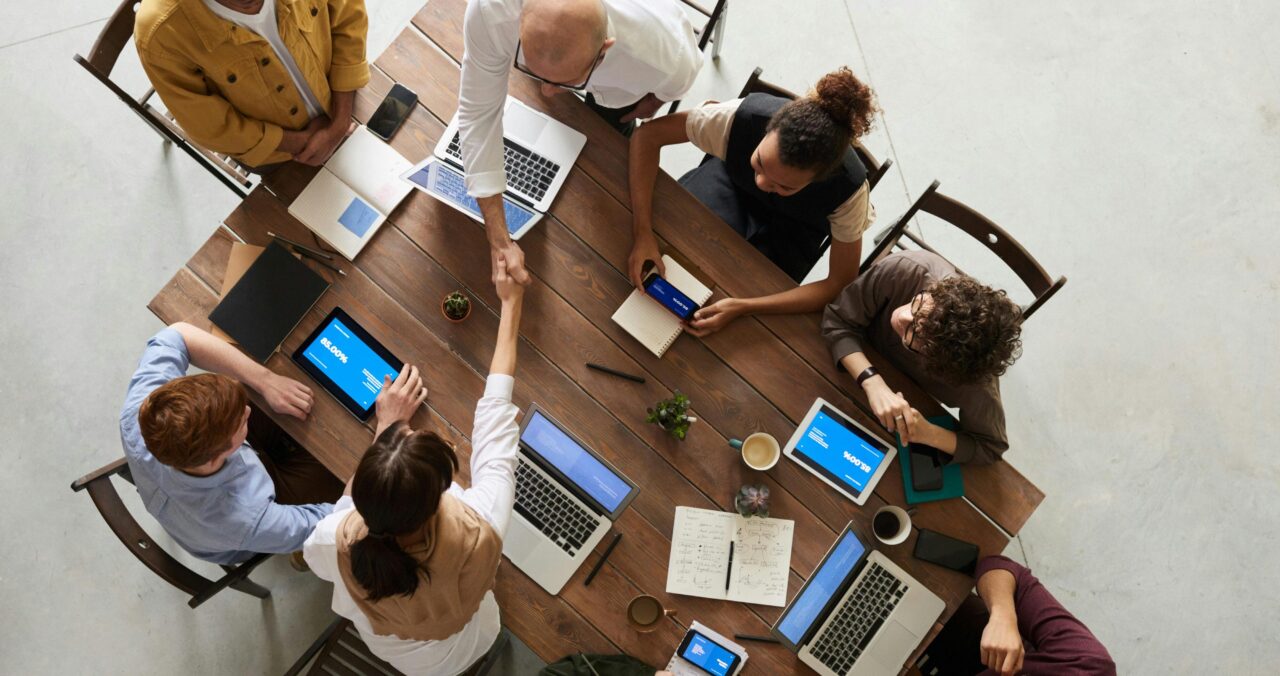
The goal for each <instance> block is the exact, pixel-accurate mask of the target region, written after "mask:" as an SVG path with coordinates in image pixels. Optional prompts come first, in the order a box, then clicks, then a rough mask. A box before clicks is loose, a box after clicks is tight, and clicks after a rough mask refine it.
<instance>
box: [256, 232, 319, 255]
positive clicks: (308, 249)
mask: <svg viewBox="0 0 1280 676" xmlns="http://www.w3.org/2000/svg"><path fill="white" fill-rule="evenodd" d="M267 237H270V238H272V239H278V240H280V241H281V242H284V243H285V244H288V245H289V246H291V247H293V248H295V249H298V250H299V251H305V252H307V253H309V254H311V255H312V256H313V257H316V258H319V259H321V260H326V261H331V260H333V256H332V255H330V254H327V253H325V252H323V251H316V250H315V249H312V248H311V247H309V246H303V245H302V244H298V243H297V242H295V241H293V240H291V239H287V238H284V237H281V236H280V235H277V234H276V233H274V232H270V231H268V232H267Z"/></svg>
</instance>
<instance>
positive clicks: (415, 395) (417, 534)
mask: <svg viewBox="0 0 1280 676" xmlns="http://www.w3.org/2000/svg"><path fill="white" fill-rule="evenodd" d="M494 274H495V279H494V283H495V286H497V291H498V297H499V298H500V299H501V301H502V316H501V319H500V321H499V324H498V340H497V347H495V348H494V353H493V361H492V363H491V365H490V367H489V378H488V380H487V382H486V383H485V390H484V396H483V397H482V398H481V399H480V401H479V403H477V404H476V413H475V427H474V430H473V432H472V435H471V444H472V449H471V487H470V488H465V489H464V488H462V486H460V485H458V484H457V483H455V482H454V474H455V473H456V471H457V469H458V459H457V456H456V455H455V454H454V450H453V445H452V444H450V443H449V442H447V441H445V440H444V439H442V438H440V437H439V436H438V435H437V434H436V433H435V432H432V431H428V430H424V429H413V428H412V427H410V422H411V419H412V417H413V414H414V412H415V411H417V410H418V407H419V406H421V405H422V403H423V402H424V401H426V398H427V389H426V388H425V387H423V385H422V377H421V376H420V375H419V373H418V369H417V367H414V366H406V367H405V368H404V370H403V371H401V372H400V375H399V376H398V377H397V378H396V380H395V382H389V383H385V384H384V386H383V389H382V392H381V393H379V395H378V398H377V400H376V406H377V423H378V424H377V429H376V431H375V433H374V440H373V444H372V445H371V446H370V447H369V449H368V450H367V451H365V454H364V457H363V458H361V460H360V464H359V465H358V466H357V467H356V472H355V475H354V476H352V478H351V481H350V483H348V484H347V494H346V495H344V496H343V497H342V499H341V500H339V501H338V502H337V504H335V505H334V509H333V514H331V515H330V516H328V517H327V518H325V519H323V520H322V521H321V522H320V523H319V524H318V525H317V526H316V529H315V532H314V533H312V535H311V537H310V538H308V539H307V542H306V544H305V545H304V546H303V554H304V556H305V558H306V561H307V563H308V564H309V565H310V566H311V570H312V571H313V572H315V574H316V575H318V576H319V577H320V578H322V579H325V580H329V581H331V582H333V583H334V589H333V602H332V605H333V609H334V611H336V612H337V613H338V614H339V615H342V616H343V617H346V618H347V619H349V620H351V621H352V623H353V624H354V625H355V627H356V629H357V630H358V631H359V632H360V636H361V638H363V639H364V642H365V644H366V645H368V646H369V649H370V650H371V651H372V652H373V653H374V654H375V655H377V656H378V657H381V658H382V659H384V660H386V661H387V662H390V663H391V665H392V666H394V667H395V668H396V669H399V670H400V671H402V672H404V673H406V674H440V675H441V676H448V675H452V674H459V673H463V672H464V671H466V670H468V669H469V668H471V667H472V666H474V665H475V664H476V663H477V662H478V661H480V660H481V659H482V658H483V657H484V656H485V654H486V653H487V652H488V651H489V649H490V647H491V646H492V645H493V643H494V641H495V640H496V639H497V638H498V634H499V633H500V632H501V629H502V624H501V621H500V617H499V614H498V602H497V600H496V599H495V598H494V595H493V588H494V584H495V582H496V578H497V574H498V564H499V563H500V561H501V559H502V538H503V536H504V535H505V534H506V531H507V524H508V523H509V521H510V518H511V509H512V505H513V504H514V503H515V487H516V482H515V466H516V449H517V445H518V443H519V439H520V429H519V425H518V424H517V422H516V415H517V413H518V410H517V409H516V407H515V405H514V404H512V403H511V391H512V388H513V387H514V385H515V380H514V379H513V377H512V376H513V374H514V373H515V367H516V345H517V341H518V330H519V326H520V309H521V301H522V298H523V295H524V287H523V286H521V285H520V284H518V283H516V282H515V281H514V280H512V279H511V278H510V276H509V275H508V274H507V268H506V265H505V261H502V260H499V265H496V266H495V267H494Z"/></svg>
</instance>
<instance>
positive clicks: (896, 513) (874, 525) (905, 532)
mask: <svg viewBox="0 0 1280 676" xmlns="http://www.w3.org/2000/svg"><path fill="white" fill-rule="evenodd" d="M882 514H883V515H884V516H883V517H882V516H881V515H882ZM891 518H892V519H896V520H897V529H896V530H894V531H893V532H892V533H888V532H884V533H882V531H887V529H884V528H883V526H884V525H885V524H886V523H890V521H889V519H891ZM871 532H872V533H873V534H874V535H875V536H876V539H877V540H879V541H880V543H881V544H886V545H897V544H902V543H903V542H906V540H907V538H908V537H910V536H911V515H910V514H907V511H906V510H905V509H903V508H901V507H896V506H894V505H885V506H884V507H881V508H880V509H877V510H876V515H875V516H873V517H871Z"/></svg>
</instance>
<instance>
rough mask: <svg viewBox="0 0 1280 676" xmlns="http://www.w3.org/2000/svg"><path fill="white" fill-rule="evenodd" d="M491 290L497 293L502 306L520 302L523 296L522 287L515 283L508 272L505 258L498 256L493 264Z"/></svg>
mask: <svg viewBox="0 0 1280 676" xmlns="http://www.w3.org/2000/svg"><path fill="white" fill-rule="evenodd" d="M493 288H494V289H495V290H496V291H497V292H498V300H500V301H502V304H503V305H506V304H508V303H512V302H515V301H517V300H520V298H521V297H523V296H524V286H523V285H521V284H518V283H516V280H515V279H514V278H513V277H512V276H511V273H510V272H508V270H507V260H506V257H505V256H499V257H498V260H497V261H495V262H494V264H493Z"/></svg>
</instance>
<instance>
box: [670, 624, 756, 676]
mask: <svg viewBox="0 0 1280 676" xmlns="http://www.w3.org/2000/svg"><path fill="white" fill-rule="evenodd" d="M676 654H677V655H679V656H680V658H681V659H683V660H685V661H686V662H688V663H689V664H692V665H693V666H695V667H697V668H698V669H699V670H701V671H704V672H706V673H708V674H711V676H729V675H730V674H732V673H733V672H734V670H735V669H737V668H738V663H740V662H741V661H742V657H740V656H739V655H738V654H737V653H734V652H733V651H731V650H729V649H728V648H726V647H724V646H722V645H720V644H719V643H716V642H715V641H713V640H711V638H710V637H708V636H707V635H705V634H703V633H701V632H699V631H698V630H697V629H690V630H689V633H687V634H685V635H684V640H683V641H681V642H680V647H679V648H677V649H676Z"/></svg>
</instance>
